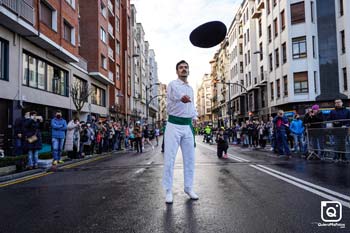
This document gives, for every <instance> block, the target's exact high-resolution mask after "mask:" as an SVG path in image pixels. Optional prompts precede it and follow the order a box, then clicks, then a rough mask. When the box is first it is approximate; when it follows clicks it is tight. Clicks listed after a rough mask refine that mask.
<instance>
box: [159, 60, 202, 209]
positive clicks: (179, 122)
mask: <svg viewBox="0 0 350 233" xmlns="http://www.w3.org/2000/svg"><path fill="white" fill-rule="evenodd" d="M176 73H177V75H178V79H177V80H174V81H171V82H170V83H169V85H168V87H167V111H168V114H169V118H168V123H167V127H166V130H165V135H164V138H165V148H164V174H163V186H164V189H165V191H166V198H165V202H166V203H167V204H172V203H173V193H172V186H173V176H174V164H175V158H176V154H177V151H178V149H179V146H180V147H181V151H182V157H183V163H184V186H185V189H184V191H185V193H186V194H187V195H188V196H189V197H190V198H191V199H192V200H198V199H199V198H198V196H197V194H196V193H195V192H194V191H193V189H192V188H193V187H192V186H193V177H194V155H195V150H194V148H195V141H194V129H193V125H192V120H196V119H197V115H198V114H197V111H196V108H195V106H194V102H193V100H194V94H193V89H192V87H191V86H190V85H189V84H188V82H187V77H188V75H189V67H188V63H187V62H186V61H183V60H182V61H180V62H178V63H177V64H176Z"/></svg>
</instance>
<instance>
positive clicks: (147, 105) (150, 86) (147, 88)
mask: <svg viewBox="0 0 350 233" xmlns="http://www.w3.org/2000/svg"><path fill="white" fill-rule="evenodd" d="M156 85H161V83H153V84H152V83H151V84H150V85H149V86H147V85H146V120H147V121H148V114H149V113H148V112H149V111H148V110H149V109H148V108H149V104H150V103H151V100H153V99H154V98H155V97H157V96H161V95H156V96H154V97H152V98H151V100H150V101H149V102H148V91H149V90H151V89H152V87H153V86H156ZM147 102H148V104H147Z"/></svg>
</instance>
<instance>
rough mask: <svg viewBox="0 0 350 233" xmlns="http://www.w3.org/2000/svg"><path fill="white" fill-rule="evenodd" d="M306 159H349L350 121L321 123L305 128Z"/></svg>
mask: <svg viewBox="0 0 350 233" xmlns="http://www.w3.org/2000/svg"><path fill="white" fill-rule="evenodd" d="M305 142H306V145H305V146H306V147H307V151H308V157H307V159H314V158H318V159H322V160H323V159H333V160H349V159H350V121H349V120H339V121H323V122H322V123H313V124H309V125H307V127H306V140H305Z"/></svg>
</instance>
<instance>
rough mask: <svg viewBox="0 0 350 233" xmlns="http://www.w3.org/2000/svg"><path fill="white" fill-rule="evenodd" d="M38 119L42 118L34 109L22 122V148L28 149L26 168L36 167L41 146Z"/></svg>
mask: <svg viewBox="0 0 350 233" xmlns="http://www.w3.org/2000/svg"><path fill="white" fill-rule="evenodd" d="M40 121H42V118H41V117H38V116H37V113H36V112H35V111H32V112H30V118H28V119H26V120H25V121H24V123H23V138H24V149H25V150H26V151H28V169H32V168H37V167H38V156H39V150H41V148H42V140H41V133H40V129H39V124H40Z"/></svg>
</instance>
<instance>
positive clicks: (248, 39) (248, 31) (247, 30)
mask: <svg viewBox="0 0 350 233" xmlns="http://www.w3.org/2000/svg"><path fill="white" fill-rule="evenodd" d="M247 42H249V29H247Z"/></svg>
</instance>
